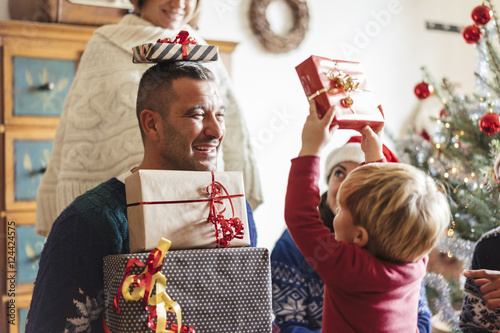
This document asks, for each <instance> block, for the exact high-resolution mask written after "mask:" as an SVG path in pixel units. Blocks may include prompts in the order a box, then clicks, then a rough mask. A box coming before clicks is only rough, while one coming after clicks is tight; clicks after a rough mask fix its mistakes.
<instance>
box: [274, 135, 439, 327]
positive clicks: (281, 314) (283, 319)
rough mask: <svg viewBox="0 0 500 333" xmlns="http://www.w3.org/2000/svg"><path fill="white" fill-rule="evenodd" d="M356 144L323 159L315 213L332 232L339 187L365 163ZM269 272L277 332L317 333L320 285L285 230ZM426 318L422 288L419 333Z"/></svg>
mask: <svg viewBox="0 0 500 333" xmlns="http://www.w3.org/2000/svg"><path fill="white" fill-rule="evenodd" d="M360 143H361V137H360V136H354V137H352V138H350V139H349V141H348V142H347V143H346V144H345V145H344V146H342V147H340V148H337V149H335V150H333V151H332V152H331V153H330V155H328V157H327V159H326V163H325V174H326V175H327V176H326V182H327V184H328V190H327V191H326V192H325V193H323V195H322V196H321V202H320V204H319V206H318V210H319V214H320V217H321V219H322V220H323V223H324V224H325V226H326V227H328V228H329V229H330V230H331V231H332V232H333V231H334V230H333V219H334V217H335V213H334V212H335V211H336V210H337V201H336V198H337V191H338V189H339V187H340V184H342V182H343V181H344V179H345V178H346V177H347V175H348V174H349V173H350V172H351V171H352V170H354V169H355V168H356V167H357V166H358V165H359V163H361V162H364V160H365V159H364V153H363V151H362V150H361V144H360ZM383 153H384V156H385V158H386V160H387V162H398V160H397V158H396V157H395V156H394V155H393V154H392V152H391V151H390V150H389V149H388V148H387V147H385V146H384V148H383ZM271 269H272V283H273V288H272V290H273V311H274V314H275V316H276V319H275V322H276V324H277V325H278V326H279V327H280V329H281V332H282V333H299V332H300V333H306V332H316V333H318V332H321V323H322V317H323V287H324V285H323V281H322V280H321V279H320V277H319V276H318V274H317V273H316V272H315V271H314V270H313V269H312V268H311V266H310V265H309V264H308V263H307V262H306V260H305V259H304V257H303V256H302V254H301V253H300V251H299V250H298V248H297V246H296V245H295V243H294V242H293V240H292V238H291V236H290V233H289V232H288V230H285V231H284V232H283V235H282V236H281V238H280V239H279V240H278V241H277V242H276V245H275V247H274V249H273V251H272V254H271ZM430 317H431V312H430V309H429V306H428V304H427V296H426V294H425V288H422V290H421V294H420V301H419V313H418V328H419V331H420V333H424V332H430V331H431V327H430ZM325 333H326V332H325Z"/></svg>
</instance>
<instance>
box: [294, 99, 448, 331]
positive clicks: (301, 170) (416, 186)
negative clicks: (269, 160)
mask: <svg viewBox="0 0 500 333" xmlns="http://www.w3.org/2000/svg"><path fill="white" fill-rule="evenodd" d="M333 112H334V110H333V108H332V109H330V110H329V111H328V113H327V114H326V115H325V116H324V117H323V118H322V119H319V118H318V116H317V112H316V108H315V104H314V101H313V102H312V103H311V107H310V115H309V117H308V119H307V121H306V123H305V125H304V129H303V132H302V149H301V151H300V153H299V157H297V158H296V159H294V160H292V167H291V170H290V177H289V182H288V188H287V195H286V202H285V220H286V223H287V225H288V228H289V230H290V233H291V235H292V237H293V239H294V241H295V243H296V244H297V246H298V248H299V249H300V251H301V252H302V254H303V255H304V257H305V258H306V260H308V262H309V264H310V265H311V266H312V267H313V268H314V269H315V270H316V271H317V273H318V274H319V275H320V277H321V278H322V279H323V281H324V282H325V294H324V310H323V311H324V312H323V327H322V332H328V333H333V332H342V333H348V332H355V333H361V332H394V333H396V332H397V333H401V332H418V329H417V313H418V309H417V308H418V300H419V293H420V288H421V282H422V278H423V277H424V275H425V271H426V265H427V253H428V252H429V251H430V250H431V249H432V247H434V245H435V243H436V241H437V240H438V238H439V237H440V236H441V235H442V234H443V233H444V229H445V228H446V226H447V225H448V223H449V220H450V213H449V207H448V203H447V200H446V197H445V195H444V194H443V193H441V192H440V191H439V190H438V188H437V186H436V185H435V183H434V181H433V180H432V179H431V178H430V177H428V176H426V175H425V174H424V173H423V172H422V171H420V170H418V169H416V168H414V167H412V166H409V165H405V164H401V163H398V164H397V163H371V162H384V161H385V159H384V157H383V154H382V143H381V140H380V138H379V137H378V135H377V134H376V133H375V132H373V131H372V130H371V129H370V128H369V127H365V128H364V129H363V130H362V136H363V138H362V142H361V148H362V150H363V152H364V153H365V161H366V162H367V163H368V164H365V165H362V166H360V167H358V168H356V169H355V170H353V171H352V172H351V173H350V174H349V175H348V176H347V178H346V179H345V180H344V182H343V183H342V185H341V187H340V189H339V192H338V194H337V201H338V210H337V213H336V216H335V219H334V229H335V234H331V233H330V231H329V229H328V228H326V227H325V226H324V225H323V223H322V222H321V220H320V218H319V215H318V211H317V208H316V207H317V205H318V203H319V200H320V197H319V189H318V179H319V157H318V155H319V154H320V152H321V149H322V147H323V146H324V145H325V144H326V143H327V142H328V140H329V137H330V136H331V134H332V132H333V131H335V127H334V128H333V129H332V130H331V131H329V124H330V122H331V119H332V118H333ZM380 129H381V128H380ZM380 129H376V131H377V132H378V131H379V130H380Z"/></svg>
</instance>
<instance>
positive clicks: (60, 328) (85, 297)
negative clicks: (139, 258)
mask: <svg viewBox="0 0 500 333" xmlns="http://www.w3.org/2000/svg"><path fill="white" fill-rule="evenodd" d="M247 210H248V227H249V233H250V242H251V245H250V246H255V245H256V243H257V232H256V228H255V222H254V220H253V214H252V210H251V208H250V205H249V204H248V202H247ZM120 253H129V236H128V221H127V204H126V198H125V184H123V183H122V182H121V181H119V180H118V179H116V178H112V179H110V180H109V181H107V182H105V183H102V184H101V185H99V186H97V187H96V188H94V189H92V190H90V191H88V192H86V193H85V194H83V195H81V196H79V197H78V198H76V199H75V201H73V203H72V204H71V205H69V206H68V207H67V208H66V209H65V210H64V211H63V212H62V213H61V215H60V216H59V217H58V218H57V220H56V221H55V222H54V225H53V227H52V230H51V232H50V235H49V237H48V238H47V242H46V243H45V247H44V249H43V252H42V255H41V258H40V264H39V271H38V275H37V279H36V282H35V288H34V291H33V299H32V302H31V306H30V312H29V315H28V321H27V326H26V332H104V330H103V327H102V326H103V325H102V316H103V310H104V299H103V295H104V290H103V288H104V285H103V258H104V257H105V256H107V255H111V254H120Z"/></svg>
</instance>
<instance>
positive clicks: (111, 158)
mask: <svg viewBox="0 0 500 333" xmlns="http://www.w3.org/2000/svg"><path fill="white" fill-rule="evenodd" d="M183 29H184V30H188V31H189V33H190V36H193V37H195V38H196V40H197V41H198V43H200V44H203V43H205V42H204V40H203V39H202V38H200V37H199V36H198V35H197V33H196V31H195V30H193V29H191V28H190V27H189V26H185V27H183ZM177 32H178V31H172V30H165V29H162V28H159V27H156V26H153V25H152V24H151V23H149V22H147V21H145V20H143V19H141V18H139V17H138V16H135V15H132V14H129V15H126V16H125V17H124V18H123V19H122V20H121V21H120V23H118V24H115V25H107V26H103V27H101V28H99V29H97V30H96V31H95V33H94V35H93V36H92V38H91V39H90V41H89V43H88V45H87V47H86V49H85V52H84V54H83V56H82V59H81V61H80V64H79V67H78V71H77V73H76V76H75V79H74V81H73V84H72V86H71V90H70V92H69V94H68V96H67V98H66V101H65V104H64V109H63V112H62V115H61V118H60V122H59V126H58V127H57V132H56V136H55V140H54V148H53V151H52V156H51V159H50V162H49V166H48V168H47V171H46V172H45V174H44V176H43V178H42V181H41V184H40V187H39V189H38V193H37V213H36V232H37V233H38V234H40V235H44V236H47V235H48V234H49V232H50V229H51V227H52V223H53V222H54V220H55V219H56V217H57V216H58V215H59V214H60V213H61V212H62V210H63V209H64V208H66V207H67V206H68V205H69V204H70V203H71V202H72V201H73V199H75V198H76V197H77V196H79V195H80V194H82V193H84V192H86V191H87V190H89V189H91V188H93V187H95V186H97V185H98V184H100V183H102V182H104V181H106V180H108V179H110V178H112V177H115V176H118V175H120V174H122V173H124V172H125V171H127V170H130V169H131V168H132V167H134V166H137V165H138V164H139V163H140V162H141V160H142V157H143V145H142V141H141V136H140V132H139V126H138V122H137V118H136V111H135V103H136V97H137V89H138V86H139V81H140V78H141V76H142V74H143V73H144V71H145V70H146V69H147V68H149V66H151V65H150V64H133V63H132V47H134V46H136V45H140V44H143V43H147V42H155V41H156V40H157V39H158V38H166V37H170V38H172V37H175V35H176V34H177ZM205 64H206V66H207V67H208V68H210V70H212V71H213V72H214V74H215V76H216V78H217V84H218V87H219V90H220V93H221V96H222V99H223V101H224V103H225V104H226V107H227V111H226V117H225V119H226V129H227V133H226V136H225V139H224V142H223V147H222V148H223V162H224V163H223V164H224V169H225V170H231V171H234V170H239V171H243V177H244V182H245V192H246V197H247V200H248V201H249V203H250V204H251V206H252V208H255V207H257V206H258V205H259V204H260V203H261V202H262V193H261V186H260V180H259V174H258V170H257V165H256V161H255V157H254V154H253V151H252V148H251V146H250V138H249V134H248V130H247V128H246V124H245V121H244V117H243V115H242V113H241V110H240V108H239V107H238V105H237V102H236V100H235V97H234V94H233V92H232V90H231V83H230V80H229V76H228V74H227V72H226V70H225V68H224V66H223V64H222V63H221V62H214V63H205Z"/></svg>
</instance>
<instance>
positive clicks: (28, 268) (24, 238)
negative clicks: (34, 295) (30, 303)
mask: <svg viewBox="0 0 500 333" xmlns="http://www.w3.org/2000/svg"><path fill="white" fill-rule="evenodd" d="M16 229H17V232H16V233H17V242H16V248H17V249H16V254H17V283H18V284H24V283H33V282H35V279H36V275H37V273H38V262H39V259H40V254H41V253H42V250H43V246H44V244H45V237H42V236H40V235H37V234H36V233H35V226H34V225H18V226H17V227H16Z"/></svg>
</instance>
